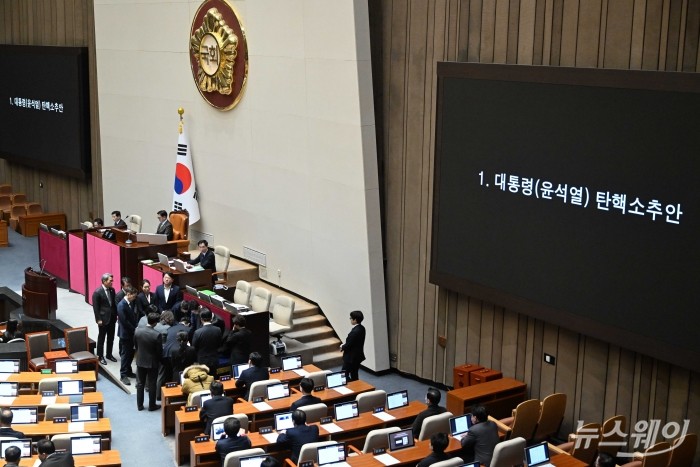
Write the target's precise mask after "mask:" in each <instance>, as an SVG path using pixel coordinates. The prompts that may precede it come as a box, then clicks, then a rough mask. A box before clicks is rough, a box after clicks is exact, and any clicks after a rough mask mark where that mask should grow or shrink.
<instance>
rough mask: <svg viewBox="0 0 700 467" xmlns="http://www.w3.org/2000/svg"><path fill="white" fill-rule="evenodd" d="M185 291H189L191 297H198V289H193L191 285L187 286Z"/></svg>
mask: <svg viewBox="0 0 700 467" xmlns="http://www.w3.org/2000/svg"><path fill="white" fill-rule="evenodd" d="M185 290H187V293H188V294H190V295H194V296H195V297H196V296H197V289H195V288H194V287H192V286H191V285H186V286H185Z"/></svg>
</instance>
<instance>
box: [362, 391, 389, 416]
mask: <svg viewBox="0 0 700 467" xmlns="http://www.w3.org/2000/svg"><path fill="white" fill-rule="evenodd" d="M355 400H356V401H357V410H358V411H359V412H360V413H362V412H372V410H374V408H375V407H384V406H386V391H384V390H383V389H375V390H374V391H367V392H363V393H360V394H358V395H357V397H356V398H355Z"/></svg>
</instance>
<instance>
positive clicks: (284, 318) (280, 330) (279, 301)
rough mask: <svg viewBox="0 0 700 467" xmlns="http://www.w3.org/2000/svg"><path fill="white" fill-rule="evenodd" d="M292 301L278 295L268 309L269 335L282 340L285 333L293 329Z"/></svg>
mask: <svg viewBox="0 0 700 467" xmlns="http://www.w3.org/2000/svg"><path fill="white" fill-rule="evenodd" d="M294 305H295V303H294V300H292V299H291V298H290V297H285V296H284V295H278V296H277V297H275V300H274V301H273V302H272V308H270V314H271V319H270V335H271V336H277V340H282V336H283V335H284V333H285V332H288V331H291V330H292V329H293V328H294V319H293V316H294Z"/></svg>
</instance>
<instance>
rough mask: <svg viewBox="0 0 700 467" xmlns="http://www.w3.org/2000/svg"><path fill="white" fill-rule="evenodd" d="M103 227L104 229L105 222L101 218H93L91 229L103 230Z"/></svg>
mask: <svg viewBox="0 0 700 467" xmlns="http://www.w3.org/2000/svg"><path fill="white" fill-rule="evenodd" d="M104 227H105V221H103V220H102V218H101V217H95V218H94V219H93V220H92V228H93V229H104Z"/></svg>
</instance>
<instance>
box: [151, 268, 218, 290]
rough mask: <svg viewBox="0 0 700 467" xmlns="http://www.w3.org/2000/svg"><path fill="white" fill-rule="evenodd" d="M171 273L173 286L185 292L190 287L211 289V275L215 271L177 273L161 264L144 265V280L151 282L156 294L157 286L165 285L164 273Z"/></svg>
mask: <svg viewBox="0 0 700 467" xmlns="http://www.w3.org/2000/svg"><path fill="white" fill-rule="evenodd" d="M165 272H169V273H171V274H172V275H173V284H175V285H177V286H178V287H180V289H182V291H183V292H184V291H185V286H188V285H189V286H190V287H194V288H197V287H202V286H206V287H207V288H211V284H212V282H211V273H212V272H213V271H211V270H209V269H202V270H199V271H187V272H180V271H176V270H175V269H174V268H170V267H165V266H163V265H162V264H160V263H152V264H144V265H143V278H144V279H148V280H149V281H151V284H154V285H152V287H151V288H152V290H153V292H155V290H156V286H157V285H160V284H162V283H163V273H165Z"/></svg>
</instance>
